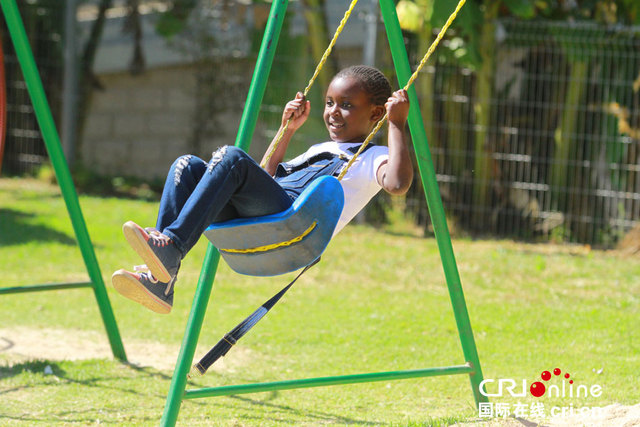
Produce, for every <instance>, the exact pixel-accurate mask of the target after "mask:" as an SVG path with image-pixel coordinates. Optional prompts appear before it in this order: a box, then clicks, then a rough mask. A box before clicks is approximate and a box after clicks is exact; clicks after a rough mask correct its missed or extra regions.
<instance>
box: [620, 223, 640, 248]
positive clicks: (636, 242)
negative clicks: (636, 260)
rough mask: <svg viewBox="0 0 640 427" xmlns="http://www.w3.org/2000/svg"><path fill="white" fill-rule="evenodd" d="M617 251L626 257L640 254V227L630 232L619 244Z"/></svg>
mask: <svg viewBox="0 0 640 427" xmlns="http://www.w3.org/2000/svg"><path fill="white" fill-rule="evenodd" d="M617 249H618V250H619V251H620V252H621V253H623V254H624V255H639V254H640V225H637V226H635V227H634V228H632V229H631V230H629V232H628V233H627V234H626V235H625V236H624V237H623V238H622V240H620V242H619V243H618V246H617Z"/></svg>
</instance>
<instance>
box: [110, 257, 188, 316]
mask: <svg viewBox="0 0 640 427" xmlns="http://www.w3.org/2000/svg"><path fill="white" fill-rule="evenodd" d="M143 268H144V269H146V266H136V267H134V270H137V271H139V270H141V269H143ZM111 282H112V283H113V287H114V288H115V290H116V291H118V292H119V293H120V294H122V295H123V296H125V297H127V298H129V299H130V300H132V301H135V302H137V303H140V304H142V305H143V306H145V307H147V308H148V309H149V310H151V311H155V312H156V313H160V314H168V313H169V312H170V311H171V307H172V306H173V285H174V284H175V282H176V278H175V277H174V278H172V279H171V281H169V283H163V282H160V281H158V280H156V278H155V277H153V275H152V274H151V273H150V272H140V273H138V272H130V271H127V270H124V269H121V270H118V271H116V272H115V273H113V276H111Z"/></svg>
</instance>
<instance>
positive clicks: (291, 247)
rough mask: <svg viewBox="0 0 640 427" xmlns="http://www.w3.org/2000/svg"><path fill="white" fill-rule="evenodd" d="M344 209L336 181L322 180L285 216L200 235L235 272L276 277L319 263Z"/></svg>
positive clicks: (237, 222)
mask: <svg viewBox="0 0 640 427" xmlns="http://www.w3.org/2000/svg"><path fill="white" fill-rule="evenodd" d="M343 206H344V192H343V190H342V186H341V185H340V181H338V180H337V179H336V178H335V177H333V176H322V177H320V178H318V179H316V180H314V181H313V182H312V183H311V184H309V186H308V187H306V188H305V189H304V191H303V192H302V193H301V194H300V196H299V197H298V198H297V199H296V200H295V201H294V202H293V205H291V207H290V208H289V209H287V210H285V211H283V212H280V213H277V214H273V215H265V216H261V217H256V218H240V219H232V220H230V221H225V222H220V223H213V224H211V225H210V226H209V227H208V228H207V229H206V230H205V232H204V234H205V236H206V237H207V238H208V239H209V240H210V241H211V243H213V245H214V246H215V247H216V248H218V250H219V251H220V254H221V255H222V257H223V258H224V260H225V261H226V262H227V264H228V265H229V267H231V268H232V269H233V270H234V271H236V272H238V273H240V274H246V275H250V276H276V275H279V274H285V273H289V272H291V271H294V270H297V269H299V268H302V267H306V266H307V265H309V264H311V263H312V262H314V261H315V260H316V259H318V258H319V257H320V255H321V254H322V252H324V250H325V248H326V247H327V245H328V244H329V241H330V240H331V237H332V236H333V232H334V230H335V228H336V224H337V223H338V218H340V214H341V213H342V208H343Z"/></svg>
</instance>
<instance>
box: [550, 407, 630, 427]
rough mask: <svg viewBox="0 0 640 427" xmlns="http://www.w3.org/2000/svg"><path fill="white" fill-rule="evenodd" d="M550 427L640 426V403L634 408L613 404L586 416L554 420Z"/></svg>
mask: <svg viewBox="0 0 640 427" xmlns="http://www.w3.org/2000/svg"><path fill="white" fill-rule="evenodd" d="M548 425H549V426H553V427H556V426H558V427H560V426H585V427H590V426H618V427H632V426H640V403H638V404H636V405H633V406H623V405H620V404H617V403H616V404H613V405H609V406H605V407H603V408H599V409H598V410H595V411H589V412H588V413H585V414H576V415H571V416H567V417H556V418H553V419H552V420H551V421H550V422H549V424H548Z"/></svg>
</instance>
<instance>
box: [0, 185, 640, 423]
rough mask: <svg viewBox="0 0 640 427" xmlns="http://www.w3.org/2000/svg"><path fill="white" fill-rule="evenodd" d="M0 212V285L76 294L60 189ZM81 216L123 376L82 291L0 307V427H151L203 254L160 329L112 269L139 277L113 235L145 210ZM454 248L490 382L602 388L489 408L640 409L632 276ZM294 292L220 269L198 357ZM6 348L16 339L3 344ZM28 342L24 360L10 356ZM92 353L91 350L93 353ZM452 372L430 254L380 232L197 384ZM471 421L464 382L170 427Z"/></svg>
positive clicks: (199, 406) (281, 397) (233, 405)
mask: <svg viewBox="0 0 640 427" xmlns="http://www.w3.org/2000/svg"><path fill="white" fill-rule="evenodd" d="M0 200H2V204H1V205H0V271H2V274H3V284H2V285H0V286H3V287H6V286H16V285H27V284H39V283H47V282H64V281H74V280H78V281H82V280H87V275H86V272H85V270H84V265H83V263H82V258H81V256H80V252H79V249H78V248H77V246H76V245H75V238H74V235H73V231H72V228H71V224H70V222H69V220H68V218H67V215H66V209H65V207H64V202H63V200H62V198H61V196H60V195H59V191H58V190H57V189H56V187H55V186H49V185H46V184H43V183H42V182H39V181H34V180H25V179H19V180H17V179H0ZM81 205H82V209H83V212H84V216H85V220H86V222H87V226H88V228H89V233H90V235H91V238H92V241H93V243H94V246H95V251H96V254H97V257H98V260H99V262H100V267H101V270H102V274H103V277H104V280H105V283H106V284H107V290H108V293H109V297H110V299H111V303H112V306H113V309H114V312H115V316H116V319H117V321H118V326H119V328H120V332H121V334H122V338H123V342H124V345H125V349H127V352H128V355H129V358H130V359H131V360H132V361H135V362H136V364H122V363H120V362H118V361H115V360H113V359H112V358H111V357H110V353H109V351H108V344H107V342H106V341H107V340H106V335H105V334H104V328H103V325H102V322H101V320H100V316H99V312H98V308H97V304H96V303H95V300H94V298H93V294H92V292H91V291H90V290H88V289H75V290H65V291H49V292H37V293H23V294H10V295H3V296H2V304H1V305H0V318H1V319H2V323H1V324H0V425H7V424H8V425H11V424H14V423H15V424H28V425H31V424H36V425H38V424H43V425H56V424H59V425H67V424H75V423H77V424H82V425H85V424H95V423H108V424H117V425H157V424H158V422H159V420H160V417H161V414H162V410H163V406H164V403H165V399H166V394H167V391H168V389H169V384H170V380H171V375H172V368H171V367H172V366H173V365H172V362H175V359H176V357H177V352H178V349H179V346H180V343H181V340H182V336H183V334H184V328H185V325H186V320H187V316H188V313H189V309H190V305H191V301H192V299H193V295H194V291H195V286H196V282H197V278H198V274H199V270H200V266H201V263H202V260H203V257H204V252H205V249H206V241H205V240H201V241H200V242H199V243H198V245H197V246H196V248H195V249H194V250H193V252H192V253H190V254H189V256H188V257H187V258H186V259H185V260H184V262H183V267H182V269H181V272H180V277H179V280H178V283H177V287H176V296H175V301H174V308H173V311H172V313H171V314H170V315H167V316H162V315H157V314H154V313H152V312H150V311H147V310H146V309H144V308H142V307H141V306H138V305H136V304H135V303H133V302H131V301H129V300H126V299H124V298H122V297H121V296H120V295H119V294H117V293H116V292H115V291H114V290H113V289H112V288H111V281H110V276H111V273H112V272H113V271H114V270H116V269H118V268H123V267H124V268H131V266H132V265H134V264H139V263H141V261H139V260H138V259H137V257H136V256H135V254H134V252H133V251H132V250H131V249H130V248H129V247H128V246H126V243H125V241H124V238H123V237H122V234H121V231H120V227H121V224H122V223H123V222H124V221H126V220H128V219H131V220H134V221H136V222H138V223H139V224H141V225H144V226H149V225H153V223H154V220H155V213H156V210H157V203H153V202H144V201H136V200H123V199H115V198H100V197H88V196H83V197H81ZM453 244H454V249H455V252H456V258H457V261H458V267H459V270H460V275H461V278H462V283H463V287H464V291H465V297H466V301H467V306H468V309H469V315H470V317H471V322H472V326H473V329H474V333H475V339H476V343H477V346H478V352H479V354H480V361H481V363H482V368H483V372H484V377H485V378H486V379H496V380H497V379H500V378H504V379H514V380H516V381H517V383H518V384H519V386H520V384H521V383H522V381H523V380H526V382H527V385H529V384H531V383H532V382H534V381H540V374H541V373H542V372H543V371H547V370H548V371H553V369H554V368H560V369H561V370H562V371H563V373H565V372H566V373H570V375H571V379H573V380H574V384H573V385H574V386H578V385H587V386H589V387H591V386H593V385H600V386H601V387H602V393H601V394H600V395H598V396H587V397H584V396H580V397H569V396H568V394H565V396H564V397H562V396H560V397H554V396H549V394H547V395H545V396H543V397H542V398H535V397H533V396H531V395H530V394H528V393H527V396H525V397H510V396H508V395H507V394H504V395H503V396H500V397H492V398H491V401H492V402H495V403H502V404H504V405H511V408H513V407H514V406H515V405H516V404H518V403H524V404H525V405H530V404H533V403H543V404H544V406H545V408H547V410H549V409H551V407H554V406H558V407H569V406H571V407H574V408H580V407H587V406H588V407H594V406H597V407H604V406H606V405H609V404H613V403H620V404H623V405H632V404H636V403H638V402H639V401H640V391H638V383H639V378H638V368H639V367H640V322H639V320H638V319H639V315H640V310H639V307H640V297H639V295H640V259H638V258H629V257H622V256H620V255H618V254H616V253H614V252H602V251H595V250H589V249H588V248H584V247H575V246H571V247H569V246H564V247H563V246H553V245H539V244H535V245H534V244H530V245H528V244H522V243H516V242H511V241H472V240H465V239H456V240H454V242H453ZM291 277H292V275H287V276H285V277H276V278H252V277H246V276H240V275H238V274H236V273H234V272H232V271H231V270H230V269H229V268H228V267H227V266H226V265H224V262H221V266H220V268H219V271H218V273H217V277H216V282H215V284H214V289H213V294H212V298H211V301H210V304H209V308H208V312H207V316H206V318H205V322H204V326H203V332H202V334H201V337H200V345H199V348H198V350H197V351H196V357H197V358H198V357H200V356H202V355H203V354H204V353H205V352H206V351H207V350H208V348H209V347H210V346H212V345H213V344H215V343H216V342H217V341H218V339H219V338H220V337H221V336H222V335H224V333H226V332H227V331H228V330H230V329H231V328H232V327H233V326H235V325H236V324H237V323H238V322H239V321H240V320H242V319H244V318H245V317H246V316H247V315H249V314H250V313H251V312H252V311H253V310H254V309H255V308H257V307H258V306H259V305H260V304H261V303H262V302H264V301H265V300H266V299H267V298H268V297H270V296H271V295H273V294H274V293H275V292H276V291H277V290H279V289H280V288H281V287H282V286H283V285H284V284H286V283H287V281H288V280H287V279H290V278H291ZM12 331H13V332H14V334H15V333H16V331H18V332H17V333H18V335H19V338H18V339H15V338H13V339H11V340H9V339H7V338H6V337H5V335H7V334H10V333H11V332H12ZM34 334H35V336H37V337H38V339H37V340H35V341H29V342H34V343H33V344H30V345H29V346H28V347H27V348H26V350H21V351H20V352H16V351H15V349H16V348H17V347H18V346H19V345H20V341H21V340H22V339H24V340H27V339H29V336H30V335H34ZM38 334H39V335H38ZM66 340H69V342H74V340H75V341H79V343H76V344H77V346H76V347H73V348H71V354H72V355H73V357H70V356H69V354H68V353H69V349H70V345H67V344H65V349H60V350H55V349H56V348H59V347H60V346H59V342H60V341H62V342H65V343H66ZM95 346H101V347H100V348H102V350H100V351H98V352H97V353H96V352H95V349H94V347H95ZM105 348H106V349H107V350H105ZM12 349H13V350H12ZM52 349H53V350H54V351H53V353H51V350H52ZM133 349H135V351H133ZM47 350H49V352H47ZM65 351H66V352H67V353H65ZM84 353H86V356H83V354H84ZM96 354H97V355H96ZM43 355H44V356H43ZM134 356H135V360H134ZM461 363H464V360H463V356H462V351H461V349H460V344H459V341H458V336H457V330H456V326H455V322H454V318H453V312H452V309H451V304H450V301H449V296H448V293H447V288H446V285H445V281H444V275H443V273H442V267H441V264H440V259H439V256H438V249H437V246H436V244H435V241H434V239H432V238H422V237H419V236H418V233H416V232H415V231H414V230H413V229H412V227H411V226H410V225H408V224H406V223H403V222H402V221H396V222H394V223H393V224H391V225H389V226H386V227H384V228H383V229H381V230H375V229H374V228H372V227H368V226H349V227H347V229H345V230H344V231H343V232H342V233H341V234H340V235H339V236H338V237H337V238H336V239H334V241H333V242H332V243H331V245H330V247H329V248H328V249H327V252H326V253H325V255H324V256H323V261H322V262H321V264H320V265H318V266H316V267H314V268H313V269H311V270H310V271H309V272H308V273H307V274H306V275H305V276H304V277H303V278H302V279H301V280H300V281H299V282H298V283H297V284H296V285H295V286H294V287H293V288H292V289H291V290H290V291H289V293H288V294H287V295H286V296H285V297H284V298H283V300H282V301H281V302H280V303H279V304H278V305H277V306H276V307H275V308H274V309H273V310H272V312H270V313H269V315H268V316H267V317H266V318H265V319H263V320H262V321H261V323H260V324H259V325H258V326H256V327H255V328H254V329H253V330H252V331H251V332H250V333H249V334H248V335H247V336H246V337H244V338H243V340H242V341H241V342H240V343H239V344H238V346H237V347H236V348H234V349H232V350H231V352H230V353H229V355H228V356H227V358H226V359H225V360H224V361H223V362H222V363H221V364H220V365H217V366H215V367H214V368H215V369H213V372H210V373H209V374H207V375H206V376H204V377H202V378H198V379H196V380H194V382H193V385H195V386H196V387H199V386H216V385H225V384H240V383H247V382H258V381H259V382H262V381H277V380H281V379H293V378H307V377H317V376H331V375H338V374H350V373H363V372H376V371H387V370H400V369H414V368H426V367H437V366H449V365H458V364H461ZM496 384H497V383H494V384H492V385H491V386H489V387H488V390H489V391H490V392H491V393H497V392H498V388H497V386H496ZM554 384H555V385H558V386H560V385H561V384H562V381H560V379H559V377H558V378H552V379H551V380H550V381H548V382H547V385H548V386H550V385H554ZM193 385H192V386H190V388H193ZM566 385H567V386H568V383H567V384H566ZM567 393H568V392H567ZM477 417H478V410H477V409H476V407H475V403H474V401H473V396H472V393H471V389H470V385H469V380H468V378H467V377H466V376H463V375H459V376H448V377H434V378H424V379H413V380H405V381H394V382H381V383H372V384H358V385H347V386H334V387H324V388H315V389H307V390H291V391H281V392H274V393H259V394H254V395H239V396H232V397H216V398H207V399H198V400H189V401H185V402H184V403H183V404H182V407H181V411H180V415H179V419H178V424H179V425H185V426H186V425H189V426H191V425H220V426H227V425H243V426H244V425H318V424H337V425H347V424H354V425H394V426H405V425H407V426H416V425H434V424H435V425H440V424H445V425H446V424H448V423H451V422H454V421H456V420H473V419H475V418H477Z"/></svg>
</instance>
